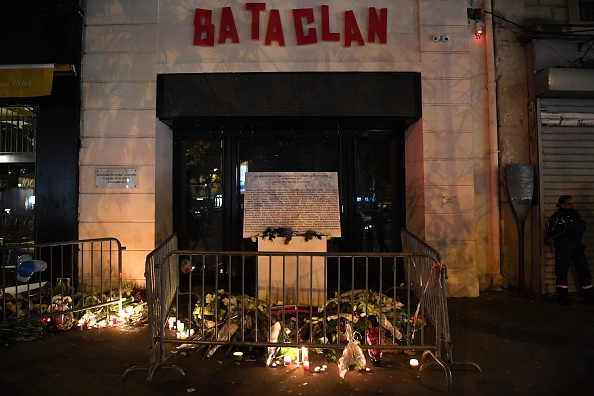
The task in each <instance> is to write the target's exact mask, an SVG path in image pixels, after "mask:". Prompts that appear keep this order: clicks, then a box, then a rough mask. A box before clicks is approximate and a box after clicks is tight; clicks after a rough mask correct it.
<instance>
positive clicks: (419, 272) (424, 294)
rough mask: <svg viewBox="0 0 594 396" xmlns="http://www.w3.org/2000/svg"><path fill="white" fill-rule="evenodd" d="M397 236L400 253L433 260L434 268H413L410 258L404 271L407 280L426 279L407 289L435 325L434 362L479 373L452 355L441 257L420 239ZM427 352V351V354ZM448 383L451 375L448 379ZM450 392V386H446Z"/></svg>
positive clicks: (406, 233)
mask: <svg viewBox="0 0 594 396" xmlns="http://www.w3.org/2000/svg"><path fill="white" fill-rule="evenodd" d="M400 237H401V241H402V250H403V251H405V252H407V253H411V254H415V253H427V254H431V255H434V256H435V257H436V262H435V265H434V266H431V267H427V266H425V265H417V263H415V261H414V258H413V257H410V258H409V259H408V260H409V261H410V265H408V266H406V268H407V269H408V270H409V271H411V272H408V273H407V277H409V279H410V278H413V279H414V278H416V277H419V278H420V279H423V278H425V279H428V283H427V284H426V285H424V286H423V285H422V284H421V282H411V285H413V286H412V287H411V289H413V290H414V291H415V294H416V295H417V296H418V297H419V298H420V299H423V300H424V301H425V310H426V312H427V317H428V319H430V320H431V321H432V322H433V323H434V324H435V330H436V339H437V340H438V342H437V356H433V358H434V359H435V362H437V363H439V364H440V365H441V366H442V367H444V364H446V362H447V366H448V367H449V368H450V369H452V368H465V367H469V368H473V369H476V370H478V371H481V368H480V367H479V366H478V365H477V364H476V363H473V362H470V361H464V362H455V361H454V356H453V344H452V339H451V335H450V320H449V316H448V307H447V292H446V279H447V269H446V266H445V265H444V264H443V260H442V259H441V255H440V254H439V252H438V251H437V250H435V249H433V248H432V247H431V246H429V245H428V244H427V243H425V242H424V241H423V240H421V239H419V238H418V237H416V236H415V235H414V234H412V233H411V232H410V231H408V230H406V229H402V230H401V231H400ZM427 353H430V352H427ZM433 363H434V362H433V361H429V362H427V364H426V365H422V366H421V369H424V368H425V367H427V366H429V365H431V364H433ZM449 381H450V382H451V374H450V379H449ZM449 389H451V384H450V386H449Z"/></svg>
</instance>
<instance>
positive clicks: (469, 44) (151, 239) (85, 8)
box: [0, 0, 594, 296]
mask: <svg viewBox="0 0 594 396" xmlns="http://www.w3.org/2000/svg"><path fill="white" fill-rule="evenodd" d="M573 3H576V4H573ZM578 6H579V5H578V4H577V2H571V1H570V2H567V1H561V0H560V1H536V0H534V1H528V0H526V1H523V2H518V1H511V0H508V1H495V0H484V1H473V0H397V1H387V0H376V1H363V2H361V1H344V0H343V1H338V0H330V1H324V2H321V1H316V0H311V1H307V2H297V1H285V2H281V3H280V4H277V3H276V2H269V1H262V2H236V1H224V2H221V1H217V0H196V1H190V2H180V1H176V0H143V1H139V0H120V1H113V0H93V1H87V2H86V3H84V4H80V13H78V15H80V16H81V17H82V25H83V28H82V34H81V49H80V52H79V53H80V54H82V59H81V60H80V69H79V71H80V73H79V74H78V77H77V78H80V80H78V82H79V84H80V104H81V106H80V112H79V115H80V127H76V128H75V127H72V126H70V127H69V131H70V132H71V133H72V131H74V132H75V133H74V135H75V136H76V137H77V139H80V148H78V147H76V148H71V149H68V152H69V154H70V155H73V153H74V155H75V156H76V158H77V160H78V166H77V170H76V173H75V174H76V175H77V180H76V182H73V181H71V180H69V181H62V182H63V183H65V184H67V185H68V186H69V187H70V188H74V189H76V190H77V191H76V193H75V194H73V193H72V192H69V193H67V194H66V196H68V197H70V199H74V200H75V202H77V208H78V210H77V213H76V218H75V216H74V215H73V214H72V213H67V214H65V215H64V216H65V217H67V221H68V222H74V223H75V224H76V237H77V238H81V239H85V238H94V237H105V236H111V237H116V238H118V239H119V240H120V241H121V242H122V244H123V245H124V246H126V250H125V252H124V257H123V260H124V265H125V269H124V273H123V274H122V276H123V278H124V279H125V280H126V281H129V282H133V283H143V282H144V275H143V274H144V260H145V257H146V254H147V253H148V252H150V251H151V250H152V249H153V248H154V247H155V246H156V245H158V244H159V243H160V242H161V241H163V240H164V239H166V238H167V236H169V235H170V234H171V233H173V232H178V233H179V234H180V236H182V238H181V240H182V242H183V243H185V245H186V246H187V247H189V248H192V247H193V246H200V247H204V248H207V243H210V245H208V246H210V248H213V249H215V248H217V249H218V248H222V249H249V248H250V247H249V246H248V244H246V243H245V241H242V239H241V237H240V235H241V169H242V166H244V165H245V164H247V165H248V166H249V170H266V171H275V170H277V171H312V170H316V171H336V172H338V174H339V180H340V182H341V186H340V189H341V199H342V201H341V205H342V207H343V212H342V216H343V217H341V222H342V224H343V230H342V236H341V238H337V241H334V242H333V243H334V244H335V245H333V248H334V249H336V250H341V251H352V250H365V246H366V245H365V244H369V243H371V245H370V246H371V249H375V248H377V246H378V245H377V244H375V245H374V243H375V242H374V241H373V240H371V242H370V240H369V239H367V240H366V242H364V243H361V239H360V238H358V235H357V232H358V231H359V226H360V223H359V218H363V220H362V221H363V222H367V221H369V222H372V220H371V219H369V220H368V219H367V218H371V217H373V215H374V214H375V212H374V211H376V210H378V209H380V208H381V209H383V210H385V211H386V212H387V217H388V219H389V220H390V224H391V228H393V229H394V230H397V229H398V228H399V227H406V228H407V229H409V230H410V231H411V232H413V233H415V234H416V235H418V236H419V237H421V238H423V239H424V240H425V241H427V242H428V243H429V244H431V245H432V246H433V247H435V248H436V249H437V250H439V251H440V252H441V253H442V255H443V257H444V260H445V263H446V265H447V266H448V276H449V278H448V292H449V294H450V295H453V296H477V295H478V293H479V292H480V290H486V289H492V288H493V289H500V288H502V287H519V286H520V285H519V284H518V282H519V281H520V280H521V279H522V278H525V281H524V285H522V287H526V288H529V289H530V290H532V291H534V292H538V293H544V292H548V291H547V279H548V278H550V277H548V278H547V271H549V270H548V269H547V268H548V266H549V267H550V255H549V252H548V251H546V249H545V248H544V247H543V244H542V243H541V241H542V231H541V230H542V227H543V223H544V221H546V216H547V214H550V212H552V210H553V209H554V207H551V203H552V201H551V199H553V198H552V197H553V196H554V195H555V194H556V193H559V192H560V191H559V189H558V188H557V187H555V188H551V187H547V186H550V185H551V184H550V181H549V180H548V179H546V178H545V173H546V172H543V163H544V164H550V163H552V162H555V161H553V159H552V157H550V154H546V153H544V152H543V151H542V139H541V136H542V135H543V133H542V128H545V127H546V125H547V124H546V122H550V121H546V122H545V123H543V122H542V121H541V120H542V119H545V118H547V117H544V115H548V114H553V115H552V117H553V119H554V117H560V115H559V114H561V113H562V114H563V116H564V117H565V119H567V114H565V113H567V111H565V113H564V112H563V109H561V110H559V109H560V107H559V106H561V105H564V104H565V103H564V102H563V101H557V102H555V101H553V102H552V103H551V102H550V101H549V102H546V101H545V102H544V103H543V102H542V100H541V99H542V96H543V95H545V96H547V95H548V96H551V95H553V96H555V95H556V94H555V93H554V92H555V89H548V88H543V89H542V90H541V91H539V90H537V89H536V87H537V84H536V80H537V78H536V75H537V72H539V71H541V70H544V69H548V68H549V67H552V66H555V67H563V68H567V67H572V65H570V64H569V63H571V61H570V60H569V58H568V57H564V59H565V61H566V63H567V64H566V65H563V64H561V63H555V64H554V65H550V62H551V61H550V59H551V57H550V56H549V55H550V52H551V51H550V50H549V51H547V50H546V49H547V48H548V49H550V48H551V47H550V46H549V44H548V43H551V42H556V43H558V45H557V47H555V48H557V50H555V51H554V52H555V53H556V54H566V55H567V56H570V53H571V51H570V50H566V51H565V50H564V51H560V50H558V49H559V48H563V49H567V48H574V51H573V56H574V59H575V58H580V57H581V56H582V55H583V57H582V60H584V59H586V60H587V59H588V58H589V56H588V55H589V54H588V53H586V54H584V52H586V49H587V48H589V47H588V46H587V44H586V45H585V46H584V45H583V42H584V41H586V40H587V37H586V38H585V39H584V40H582V42H580V39H583V38H584V36H583V34H584V33H583V32H581V33H580V32H577V30H579V29H578V28H577V27H576V26H578V25H580V24H581V23H585V24H586V25H587V22H584V21H582V22H580V23H577V22H575V21H576V20H575V19H574V20H572V19H571V18H574V15H575V12H576V11H575V10H578V14H577V15H578V17H577V18H578V20H579V7H578ZM576 7H577V8H576ZM545 25H546V26H547V27H546V28H544V27H543V26H545ZM570 26H574V27H573V28H570ZM560 29H561V30H563V29H574V30H576V32H574V33H573V34H571V35H567V34H566V35H562V34H559V32H558V31H559V30H560ZM581 30H584V29H581ZM554 33H556V35H555V34H554ZM580 35H581V36H580ZM569 36H571V37H569ZM543 49H544V50H543ZM49 58H51V54H50V55H48V56H46V57H45V59H39V60H28V59H27V58H26V57H25V56H23V55H22V54H21V53H20V51H18V50H17V49H16V48H15V49H14V53H13V56H12V57H11V58H9V59H8V58H7V59H3V61H2V62H0V63H2V64H23V63H58V62H62V61H57V60H52V59H49ZM545 59H549V61H545ZM546 62H549V64H547V63H546ZM64 63H71V64H76V61H71V62H64ZM541 66H542V68H541ZM545 66H546V67H545ZM580 66H582V68H584V67H583V66H584V65H580ZM536 67H538V68H539V70H536ZM539 78H540V79H542V78H543V77H542V76H539ZM539 81H540V80H539ZM547 92H548V94H547ZM566 94H567V93H566ZM59 96H60V94H59V93H58V92H57V91H56V90H53V91H52V93H51V96H49V97H48V98H50V99H48V100H49V101H50V102H51V101H56V100H57V98H58V97H59ZM569 96H570V97H569V99H570V100H571V99H572V97H571V95H569ZM580 96H581V99H582V100H583V97H584V96H587V95H585V94H582V95H577V98H578V99H579V98H580ZM16 102H17V101H15V99H13V98H12V99H11V98H9V99H3V101H2V102H0V104H2V105H5V106H7V105H9V104H11V103H16ZM40 106H41V105H40ZM585 106H586V109H585V110H584V113H587V112H588V111H589V110H588V109H587V104H586V105H585ZM574 118H575V119H576V120H577V119H581V118H580V117H578V116H576V117H574ZM547 119H548V120H550V117H549V118H547ZM40 121H41V119H40ZM550 123H551V125H552V124H553V123H554V122H550ZM43 125H44V124H40V125H39V126H38V128H44V126H43ZM580 125H583V122H582V123H581V124H580ZM40 130H41V129H40ZM545 132H551V133H552V132H554V131H552V130H547V131H545ZM576 132H583V130H579V131H576ZM553 146H555V145H553ZM42 151H44V152H46V151H45V149H44V147H38V153H41V152H42ZM545 151H546V150H545ZM38 155H39V154H38ZM547 155H549V156H548V157H547ZM277 156H278V157H280V159H275V158H276V157H277ZM38 158H39V157H38ZM51 158H53V159H55V158H56V157H55V156H54V157H51ZM205 159H209V161H205ZM211 160H212V161H211ZM192 161H194V164H193V165H192V166H189V165H188V164H189V163H190V162H192ZM587 161H588V159H587V158H586V162H587ZM197 163H200V164H201V165H200V166H201V168H200V169H202V168H204V169H206V167H210V168H209V169H212V171H210V170H209V172H204V169H202V171H200V172H197V171H196V169H198V167H197V165H196V164H197ZM509 164H530V165H533V166H534V169H535V171H536V172H535V188H534V190H535V194H534V196H533V197H532V203H531V204H530V216H529V218H528V219H527V222H526V227H525V230H526V234H525V236H524V243H525V244H526V249H524V252H525V254H524V257H519V254H518V253H519V252H520V250H522V249H520V247H521V246H520V245H523V244H521V243H519V235H520V231H519V228H518V226H517V223H518V221H517V219H515V218H514V212H513V209H512V206H511V205H510V199H509V197H508V192H507V185H506V172H505V171H506V166H507V165H509ZM40 167H41V162H39V159H38V163H37V171H38V175H37V178H38V179H39V180H38V181H37V183H36V186H37V190H36V194H37V195H38V196H37V204H36V205H37V206H36V210H37V209H38V208H41V207H42V197H41V196H39V194H40V193H41V191H43V189H44V188H47V187H44V186H42V185H41V184H42V180H41V176H42V173H43V171H42V170H41V169H40ZM368 168H369V169H374V170H373V171H367V169H368ZM379 169H382V171H381V172H380V170H379ZM122 172H124V173H125V174H128V172H132V173H130V174H132V175H133V176H132V178H131V179H132V180H133V183H132V184H130V185H126V186H121V185H120V186H117V185H114V184H113V183H111V182H110V181H109V180H110V179H108V178H109V177H111V178H116V179H117V178H118V177H121V176H118V175H122V174H124V173H122ZM363 179H364V180H363ZM361 180H363V181H361ZM543 180H544V181H545V182H546V183H543ZM43 183H47V184H45V186H51V185H52V183H55V181H54V182H51V181H46V182H43ZM575 183H577V184H574V185H570V186H561V187H560V188H561V189H564V188H573V187H578V185H580V183H581V184H583V182H580V181H576V182H575ZM50 190H51V189H50ZM583 191H584V192H583V194H582V193H580V194H581V195H580V194H578V193H575V194H577V195H578V196H580V198H579V200H580V201H583V202H588V198H587V196H588V194H587V187H584V190H583ZM73 197H74V198H73ZM380 197H381V198H380ZM543 197H547V198H546V199H544V200H543ZM53 198H54V197H52V196H51V193H50V196H49V197H45V198H44V201H47V202H49V201H50V200H51V199H53ZM593 199H594V198H593ZM195 201H196V202H195ZM366 202H370V205H368V206H365V205H366V204H365V203H366ZM590 202H591V201H590ZM202 203H204V205H202ZM194 205H196V207H194ZM553 206H554V205H553ZM206 207H208V209H210V210H209V211H208V216H207V217H205V219H206V220H205V219H203V220H204V221H203V220H200V221H197V219H196V217H198V216H200V215H201V214H204V213H206V212H205V209H206ZM367 209H369V211H368V210H367ZM203 212H204V213H203ZM42 213H43V212H40V213H37V212H36V218H37V222H38V223H39V224H41V222H42V221H46V220H45V219H46V218H47V214H46V215H44V214H42ZM201 224H209V225H210V230H211V232H212V229H215V230H216V233H217V235H218V237H217V238H218V239H216V238H215V239H216V240H213V239H209V236H205V235H203V234H201V233H200V229H201V228H200V225H201ZM212 224H215V225H216V224H219V225H220V226H219V227H218V228H217V227H215V226H212ZM40 227H41V225H40ZM194 227H196V228H197V229H196V230H194V229H193V228H194ZM40 232H41V229H40ZM194 233H195V235H198V236H196V237H193V236H192V235H194ZM209 235H211V234H209ZM395 236H396V237H397V232H396V231H395V232H394V233H392V235H391V236H390V237H387V242H388V244H389V247H390V248H391V249H396V248H397V246H398V242H397V238H396V237H395ZM371 238H373V237H371ZM390 238H391V239H390ZM374 246H375V247H374ZM380 246H381V245H380ZM368 250H369V249H368ZM547 260H548V262H549V264H543V262H545V261H547ZM522 269H523V271H524V272H523V274H524V276H522V277H521V276H520V275H519V271H520V270H522Z"/></svg>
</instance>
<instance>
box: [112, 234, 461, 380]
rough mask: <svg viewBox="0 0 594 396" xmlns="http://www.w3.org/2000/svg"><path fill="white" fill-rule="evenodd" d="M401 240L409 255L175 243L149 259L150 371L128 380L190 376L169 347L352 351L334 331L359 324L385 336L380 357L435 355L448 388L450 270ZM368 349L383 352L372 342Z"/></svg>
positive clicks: (366, 345)
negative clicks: (164, 373)
mask: <svg viewBox="0 0 594 396" xmlns="http://www.w3.org/2000/svg"><path fill="white" fill-rule="evenodd" d="M402 237H403V238H404V239H406V246H407V248H408V249H409V250H410V251H408V252H404V253H309V252H307V253H304V252H283V253H273V252H204V251H191V250H176V247H177V243H176V237H175V235H174V236H172V237H171V238H170V239H169V240H168V241H166V242H165V243H164V244H162V245H161V246H159V247H158V248H156V249H155V250H154V251H153V252H151V254H149V255H148V256H147V260H146V272H145V275H146V277H147V297H148V301H149V307H148V314H149V326H150V345H149V350H150V351H151V352H150V365H148V366H133V367H131V368H129V369H128V370H126V372H125V373H124V375H123V378H126V377H127V376H128V375H129V374H130V373H131V372H133V371H144V370H146V371H148V375H147V379H148V380H151V379H152V377H153V375H154V373H155V372H156V370H158V369H160V368H172V369H175V370H178V371H179V372H181V373H182V374H184V371H183V369H182V368H180V367H178V366H175V365H169V366H166V365H165V363H166V362H167V361H168V360H169V359H171V358H174V357H175V356H176V351H175V350H169V351H167V349H166V348H165V345H166V344H168V345H169V349H172V348H174V347H175V346H177V347H179V346H180V345H182V344H184V345H192V346H194V347H196V348H198V349H205V348H208V351H207V355H208V356H211V355H212V353H214V351H216V349H217V348H219V347H220V346H223V345H226V346H232V347H267V348H269V350H270V348H276V347H279V346H281V345H282V347H283V348H286V347H293V348H302V347H305V348H316V349H320V348H322V349H333V350H337V349H343V348H344V347H345V337H344V334H343V333H341V331H340V330H338V331H336V330H335V329H340V328H342V327H341V326H338V325H339V324H340V325H344V324H345V323H353V325H356V326H359V327H360V328H362V329H369V328H373V327H374V326H376V327H377V328H378V329H379V331H380V332H381V333H382V334H383V335H385V339H383V338H382V342H381V350H382V351H389V350H400V351H403V350H411V351H419V352H420V351H422V352H423V355H422V359H423V361H424V360H425V359H426V358H427V357H432V358H433V360H434V361H435V362H437V363H438V364H439V365H440V366H441V367H442V368H443V369H444V372H445V374H446V380H447V386H448V391H450V390H451V386H452V384H451V382H452V378H451V371H450V368H449V366H448V359H447V356H448V351H451V341H450V339H449V324H448V323H447V320H448V316H447V312H444V311H447V304H446V303H445V302H446V301H445V299H446V296H445V283H444V280H445V266H444V265H443V263H442V262H441V258H440V256H439V254H438V253H437V252H436V251H434V250H431V249H425V250H424V251H423V250H422V249H421V247H423V248H426V245H423V244H421V243H420V242H421V241H420V240H418V239H417V238H414V236H412V234H410V233H407V232H405V233H403V236H402ZM415 243H416V244H415ZM353 301H356V302H358V303H357V304H352V302H353ZM355 306H356V307H355ZM361 313H363V314H361ZM373 313H375V315H376V316H373ZM290 323H292V324H290ZM176 324H177V326H175V325H176ZM182 324H183V326H182ZM279 325H280V326H281V327H282V328H283V330H282V331H280V332H279V334H283V335H288V336H279V337H276V336H275V331H274V330H273V329H274V327H275V326H279ZM174 327H175V328H174ZM429 327H433V328H434V329H435V332H432V331H426V328H429ZM180 328H181V329H182V331H180V330H179V329H180ZM363 331H366V330H363ZM365 339H367V337H365ZM443 344H445V345H447V348H446V347H444V346H443ZM360 346H361V348H362V349H363V350H372V349H373V350H377V349H378V346H377V344H372V343H368V342H363V343H362V344H361V345H360ZM421 367H423V365H422V366H421Z"/></svg>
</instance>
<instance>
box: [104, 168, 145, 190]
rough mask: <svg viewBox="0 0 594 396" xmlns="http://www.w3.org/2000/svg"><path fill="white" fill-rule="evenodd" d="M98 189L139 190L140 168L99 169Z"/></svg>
mask: <svg viewBox="0 0 594 396" xmlns="http://www.w3.org/2000/svg"><path fill="white" fill-rule="evenodd" d="M95 187H96V188H137V187H138V168H97V169H95Z"/></svg>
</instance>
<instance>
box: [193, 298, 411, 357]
mask: <svg viewBox="0 0 594 396" xmlns="http://www.w3.org/2000/svg"><path fill="white" fill-rule="evenodd" d="M403 308H404V305H403V304H402V303H400V302H398V301H395V300H394V299H393V298H391V297H388V296H386V295H385V294H381V293H377V292H373V291H365V290H352V291H349V292H346V293H343V294H341V295H340V296H336V297H335V298H333V299H330V300H328V301H326V303H325V305H324V306H322V307H311V306H295V305H291V304H289V305H285V304H282V302H281V303H277V304H270V303H269V302H267V301H265V300H261V299H256V298H254V297H251V296H248V295H239V296H232V295H230V294H229V293H228V292H226V291H225V290H218V291H217V292H216V293H209V294H206V295H205V296H204V297H203V298H202V297H201V298H199V300H198V302H197V303H196V305H195V307H194V310H193V320H194V323H195V325H196V327H197V328H198V333H197V335H196V337H197V338H198V339H213V337H214V336H215V334H218V336H219V339H218V341H237V340H240V339H241V337H242V336H245V340H246V341H267V340H268V339H269V336H270V335H271V333H272V332H273V329H272V328H273V327H275V326H276V327H278V325H277V323H278V324H280V331H279V334H278V335H277V334H275V337H277V338H278V340H277V341H276V342H279V343H283V342H287V343H310V342H313V343H316V344H320V349H318V350H317V351H316V352H319V353H323V354H325V355H326V356H327V357H329V358H335V353H334V349H332V348H324V345H329V344H340V343H342V342H346V341H347V337H346V325H347V324H350V325H351V327H352V330H353V332H354V334H355V337H357V340H358V342H361V341H362V340H363V337H364V336H365V335H367V334H370V335H371V336H372V338H374V339H376V338H378V337H379V335H378V329H380V328H381V338H382V343H383V340H384V339H385V340H388V341H390V342H392V343H397V342H398V341H400V340H401V339H402V337H403V333H405V332H406V329H407V327H408V326H410V327H411V328H412V321H411V320H409V319H408V316H407V314H406V312H405V311H404V309H403ZM215 329H216V330H217V331H215ZM238 330H242V331H238ZM362 342H365V341H362ZM213 348H214V350H216V348H218V346H217V347H213ZM213 348H211V351H212V350H213ZM278 352H280V354H281V355H282V353H283V350H282V349H280V348H279V351H278ZM210 355H212V353H211V354H210Z"/></svg>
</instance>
